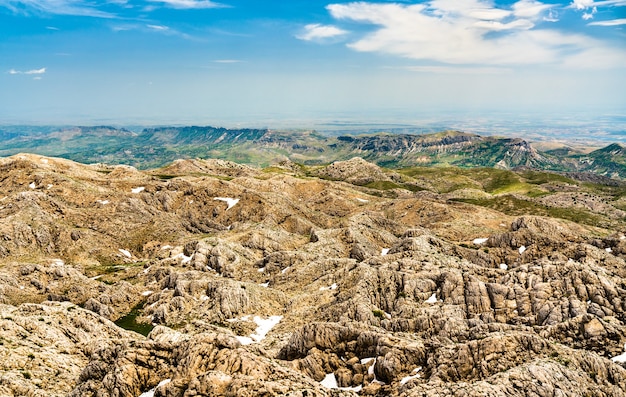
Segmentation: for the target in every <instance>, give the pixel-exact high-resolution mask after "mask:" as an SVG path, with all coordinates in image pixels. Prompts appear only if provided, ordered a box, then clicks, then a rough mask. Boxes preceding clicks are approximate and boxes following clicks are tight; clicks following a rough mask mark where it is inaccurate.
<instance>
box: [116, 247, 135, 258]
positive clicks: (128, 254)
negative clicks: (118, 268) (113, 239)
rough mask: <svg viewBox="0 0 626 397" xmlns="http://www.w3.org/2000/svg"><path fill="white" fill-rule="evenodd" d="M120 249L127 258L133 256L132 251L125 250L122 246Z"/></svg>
mask: <svg viewBox="0 0 626 397" xmlns="http://www.w3.org/2000/svg"><path fill="white" fill-rule="evenodd" d="M118 251H119V252H121V253H122V255H124V256H125V257H127V258H131V257H132V255H131V253H130V252H129V251H128V250H125V249H121V248H120V249H119V250H118Z"/></svg>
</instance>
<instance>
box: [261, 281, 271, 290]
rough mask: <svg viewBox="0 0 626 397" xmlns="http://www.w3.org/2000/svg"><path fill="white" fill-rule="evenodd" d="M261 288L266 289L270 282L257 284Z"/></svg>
mask: <svg viewBox="0 0 626 397" xmlns="http://www.w3.org/2000/svg"><path fill="white" fill-rule="evenodd" d="M259 285H260V286H261V287H264V288H267V287H269V286H270V282H269V281H268V282H267V283H262V284H259Z"/></svg>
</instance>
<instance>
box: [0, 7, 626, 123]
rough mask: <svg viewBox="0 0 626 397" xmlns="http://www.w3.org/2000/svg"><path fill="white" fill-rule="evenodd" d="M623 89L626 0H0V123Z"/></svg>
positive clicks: (512, 99) (552, 98) (249, 119)
mask: <svg viewBox="0 0 626 397" xmlns="http://www.w3.org/2000/svg"><path fill="white" fill-rule="evenodd" d="M625 92H626V0H605V1H594V0H574V1H573V2H571V1H564V2H540V1H535V0H520V1H497V2H491V1H483V0H432V1H378V2H368V1H364V2H329V1H317V0H307V1H305V0H290V1H259V0H224V1H220V2H214V1H208V0H145V1H133V0H110V1H79V0H0V123H14V122H19V123H69V124H75V123H85V122H94V123H95V122H105V121H106V122H111V123H116V124H124V123H149V124H159V123H176V124H186V123H204V124H222V125H234V124H238V123H244V124H251V123H252V124H254V122H255V121H257V120H258V122H259V123H260V122H261V121H263V123H265V124H271V123H272V122H276V123H281V124H288V123H289V122H290V121H293V123H295V124H298V123H302V120H322V119H323V120H331V119H342V118H345V119H359V120H364V121H370V122H373V121H379V120H382V121H386V122H390V121H392V120H394V119H397V118H404V119H406V118H410V115H412V114H439V113H446V112H470V113H476V114H480V115H488V114H489V113H490V112H497V111H504V112H509V113H516V112H520V113H522V112H524V113H526V114H533V113H549V112H555V113H561V114H562V113H570V114H572V115H575V114H577V113H578V112H586V113H594V112H597V113H598V114H600V113H617V114H622V115H623V114H626V95H625V94H624V93H625ZM295 126H299V125H295Z"/></svg>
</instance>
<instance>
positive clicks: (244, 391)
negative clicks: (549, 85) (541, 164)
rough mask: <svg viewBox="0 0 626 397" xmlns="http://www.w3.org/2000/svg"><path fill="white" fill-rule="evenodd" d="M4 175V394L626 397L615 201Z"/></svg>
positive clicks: (563, 195) (374, 172) (412, 175)
mask: <svg viewBox="0 0 626 397" xmlns="http://www.w3.org/2000/svg"><path fill="white" fill-rule="evenodd" d="M464 139H465V138H464ZM463 142H465V141H463V140H461V142H460V144H463ZM0 170H1V172H2V174H1V176H0V216H1V217H2V219H3V222H2V224H0V303H1V305H0V312H1V313H0V314H1V316H0V342H1V343H0V357H4V358H5V359H3V360H0V362H2V363H3V364H2V369H1V370H0V371H1V372H0V394H6V395H12V394H13V395H33V396H38V395H41V396H43V395H71V396H99V397H100V396H120V397H121V396H129V397H138V396H140V395H141V394H142V393H147V392H149V393H153V395H155V396H168V397H169V396H223V395H266V396H281V395H282V396H340V395H345V396H349V395H351V396H355V395H376V396H407V397H409V396H424V395H426V396H438V395H455V396H465V395H474V396H479V395H481V396H482V395H492V396H543V395H559V396H579V395H591V396H624V395H626V368H625V367H624V364H622V363H620V360H619V359H616V360H612V358H614V357H618V356H619V355H621V354H622V353H623V352H624V345H625V344H626V262H625V259H626V256H625V255H626V237H625V236H624V232H625V231H626V225H625V224H624V221H623V217H624V212H623V211H626V208H625V207H623V206H622V201H620V194H621V193H620V191H619V190H615V186H613V187H607V186H601V185H587V184H582V183H577V182H576V181H574V180H571V179H567V178H564V177H562V176H557V175H552V174H537V173H533V172H529V171H520V172H518V173H513V172H510V171H499V170H491V171H488V170H484V169H482V170H476V171H475V172H473V173H472V172H469V171H464V172H460V171H458V170H451V171H447V170H445V169H444V170H431V169H427V170H420V169H417V170H416V169H412V170H409V171H407V170H404V171H403V170H399V171H397V172H390V171H386V170H384V169H381V168H379V167H377V166H375V165H373V164H371V163H367V162H366V161H365V160H363V159H352V160H349V161H345V162H338V163H335V164H332V165H330V166H327V167H317V168H308V167H303V166H300V165H295V164H293V163H290V162H288V161H282V162H281V163H279V164H277V165H276V166H274V167H271V168H268V169H265V170H260V169H255V168H251V167H247V166H240V165H237V164H235V163H230V162H225V161H221V160H207V161H205V160H182V161H177V162H175V163H173V164H171V165H170V166H168V167H166V168H163V169H157V170H152V171H149V172H143V171H138V170H136V169H134V168H132V167H126V166H117V167H111V166H106V165H90V166H86V165H81V164H77V163H73V162H70V161H67V160H61V159H55V158H45V157H41V156H36V155H26V154H23V155H17V156H14V157H11V158H5V159H0ZM314 175H319V176H321V177H323V179H320V178H318V177H315V176H314ZM416 186H419V187H420V189H413V188H414V187H416ZM494 203H495V204H494ZM509 203H517V207H514V208H510V207H509V206H508V204H509ZM520 203H521V204H523V205H521V204H520ZM496 204H497V205H496ZM565 210H566V211H565ZM561 211H563V212H561ZM549 215H551V216H549ZM573 215H576V216H575V217H574V216H573ZM79 306H80V307H79ZM126 314H129V316H130V317H132V318H131V320H130V322H128V321H125V320H124V321H121V320H120V322H119V324H122V323H123V324H126V325H125V326H126V327H128V328H133V327H135V326H137V324H136V323H137V322H139V323H144V324H145V325H146V326H149V327H154V328H153V329H152V331H151V332H150V333H149V334H148V336H147V337H144V336H143V335H141V334H139V333H136V332H130V331H125V330H123V329H121V328H119V327H117V326H116V325H115V324H113V323H112V322H111V321H110V320H119V319H120V318H122V317H124V319H128V318H130V317H129V316H125V315H126ZM129 324H130V325H129ZM8 357H11V359H8ZM624 361H626V360H624Z"/></svg>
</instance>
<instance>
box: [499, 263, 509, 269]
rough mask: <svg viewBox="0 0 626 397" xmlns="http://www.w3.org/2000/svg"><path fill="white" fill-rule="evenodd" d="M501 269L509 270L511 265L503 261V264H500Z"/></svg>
mask: <svg viewBox="0 0 626 397" xmlns="http://www.w3.org/2000/svg"><path fill="white" fill-rule="evenodd" d="M500 269H502V270H508V269H509V267H508V266H507V264H506V263H501V264H500Z"/></svg>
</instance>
